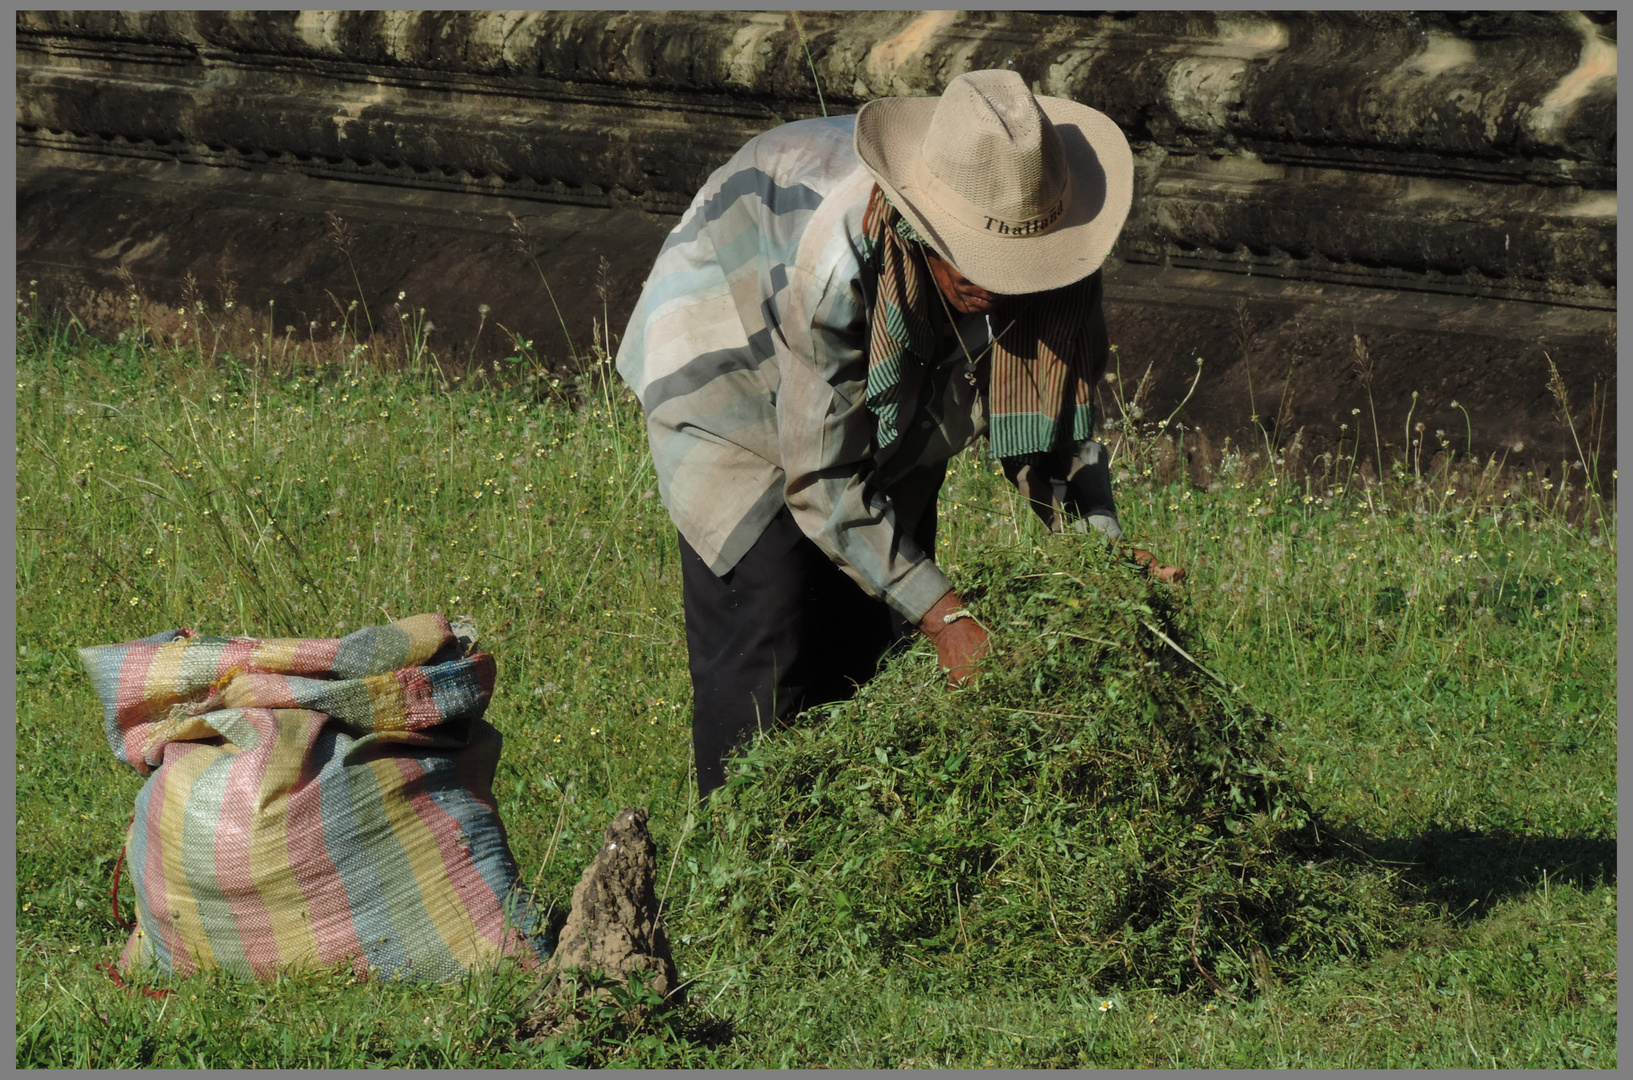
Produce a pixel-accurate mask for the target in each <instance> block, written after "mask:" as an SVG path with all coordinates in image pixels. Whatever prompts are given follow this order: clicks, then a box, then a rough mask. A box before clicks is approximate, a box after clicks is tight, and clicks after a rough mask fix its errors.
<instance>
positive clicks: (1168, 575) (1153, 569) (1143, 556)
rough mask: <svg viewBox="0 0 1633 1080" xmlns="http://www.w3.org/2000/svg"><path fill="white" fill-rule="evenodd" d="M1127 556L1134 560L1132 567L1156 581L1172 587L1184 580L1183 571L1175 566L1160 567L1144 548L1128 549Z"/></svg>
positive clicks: (1154, 557)
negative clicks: (1142, 571)
mask: <svg viewBox="0 0 1633 1080" xmlns="http://www.w3.org/2000/svg"><path fill="white" fill-rule="evenodd" d="M1129 554H1130V555H1131V556H1133V558H1134V565H1135V566H1138V567H1139V568H1140V569H1141V570H1144V571H1145V572H1146V573H1148V574H1150V575H1151V576H1152V577H1154V578H1156V579H1157V580H1158V581H1166V582H1167V583H1168V584H1170V585H1173V584H1176V583H1178V582H1180V581H1183V580H1184V579H1185V571H1184V570H1182V569H1180V568H1179V567H1177V566H1161V565H1159V564H1158V563H1157V557H1156V556H1155V555H1153V554H1151V553H1150V552H1149V551H1147V550H1145V549H1144V548H1130V549H1129Z"/></svg>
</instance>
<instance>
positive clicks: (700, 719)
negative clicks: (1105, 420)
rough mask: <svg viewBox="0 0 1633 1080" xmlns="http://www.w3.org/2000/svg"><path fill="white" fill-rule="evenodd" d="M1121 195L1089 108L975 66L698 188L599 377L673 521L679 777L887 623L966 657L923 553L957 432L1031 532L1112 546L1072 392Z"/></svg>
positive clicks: (786, 130) (968, 662)
mask: <svg viewBox="0 0 1633 1080" xmlns="http://www.w3.org/2000/svg"><path fill="white" fill-rule="evenodd" d="M1132 189H1133V159H1132V156H1131V154H1130V152H1129V148H1128V143H1127V141H1126V140H1125V139H1124V137H1123V134H1122V132H1121V131H1119V130H1118V128H1117V126H1116V125H1115V124H1114V123H1112V121H1111V120H1109V119H1108V118H1107V117H1106V116H1104V115H1103V114H1101V113H1099V112H1097V111H1096V110H1094V109H1091V108H1089V107H1087V106H1084V105H1079V104H1077V103H1075V102H1071V101H1066V100H1062V99H1057V98H1036V97H1034V96H1033V94H1032V93H1031V91H1030V90H1029V89H1028V88H1027V86H1026V84H1025V83H1024V82H1023V81H1022V80H1021V78H1020V76H1018V75H1016V74H1015V73H1013V72H1010V71H976V72H971V73H969V74H967V75H963V76H960V77H959V78H957V79H954V80H953V81H952V83H950V84H949V85H948V87H947V90H946V92H945V93H944V94H943V95H942V96H941V97H940V98H885V99H881V100H877V101H872V102H869V103H868V104H867V105H865V106H863V108H862V110H861V111H860V112H859V113H858V114H857V115H855V116H846V117H833V118H830V119H823V120H804V121H800V122H797V123H793V124H786V125H784V126H782V127H779V128H775V129H773V130H772V131H769V132H766V133H765V134H763V135H760V136H757V137H756V138H754V139H752V140H750V141H749V142H748V144H747V145H745V146H744V147H743V148H742V149H741V150H740V151H738V152H737V154H736V156H734V157H733V158H732V159H731V161H729V162H727V163H726V165H724V166H723V167H722V168H720V169H719V170H718V171H717V172H715V173H714V175H713V176H711V177H710V178H709V181H708V183H707V184H705V185H704V188H703V190H702V191H700V192H698V194H697V197H696V198H695V199H694V200H693V202H692V205H691V207H690V209H689V210H688V211H687V212H686V215H685V216H684V217H683V218H682V219H681V222H680V224H679V225H678V226H676V228H675V230H674V231H673V232H672V233H670V235H669V237H668V239H667V240H666V241H665V242H664V246H663V249H662V251H661V252H660V253H659V255H658V259H657V262H656V265H654V267H653V269H652V273H651V275H650V276H649V278H648V279H647V282H646V287H645V289H644V291H643V293H642V295H641V299H640V302H639V303H638V304H637V305H636V308H635V312H634V314H633V315H632V316H631V318H630V323H629V328H628V331H627V332H626V334H625V337H624V341H623V345H622V348H621V349H620V350H619V353H618V370H619V372H620V374H622V375H623V377H624V379H625V380H626V381H627V382H628V383H629V385H630V386H631V387H632V388H633V389H634V391H635V393H636V395H637V396H638V397H639V398H640V401H641V405H642V407H643V408H644V409H645V411H646V417H647V431H648V435H649V437H650V440H651V444H652V456H653V461H654V464H655V466H656V470H657V474H658V486H659V491H660V494H661V495H662V497H663V501H664V505H665V506H666V507H667V508H668V509H669V513H670V517H671V518H672V519H673V520H674V523H675V526H676V528H677V529H678V530H679V532H680V550H681V561H682V580H683V585H682V589H683V593H684V601H685V611H686V643H687V650H688V655H689V666H690V670H691V676H692V687H693V721H692V736H693V750H694V754H695V756H696V762H697V773H698V784H699V788H700V793H701V794H703V795H705V796H706V795H707V794H708V793H709V792H710V791H712V790H713V789H714V788H716V787H718V786H719V785H720V784H722V783H723V782H724V780H725V765H724V761H725V757H726V755H727V754H728V753H730V752H731V750H732V749H733V748H734V747H736V746H737V745H739V744H740V743H741V742H743V741H744V740H745V739H747V738H748V737H750V736H751V735H752V734H753V733H754V731H755V730H756V728H757V727H759V726H761V725H765V726H768V727H769V726H772V725H773V724H775V723H776V722H778V721H782V720H785V719H787V718H789V717H791V716H792V715H794V714H795V713H797V712H799V711H800V710H801V709H804V708H807V707H810V706H812V705H816V704H820V703H822V702H825V701H833V700H838V699H840V698H843V697H846V696H848V695H849V694H850V693H851V692H853V689H854V687H855V685H856V684H857V683H859V682H862V681H865V680H866V679H867V678H869V677H871V676H872V674H873V673H874V671H875V669H876V668H877V666H878V663H879V660H880V658H881V657H882V656H883V654H884V652H885V650H886V649H887V648H888V647H889V646H890V644H891V643H892V642H893V641H894V640H896V639H897V638H899V637H900V636H902V634H904V633H905V632H907V631H909V630H910V629H911V628H913V627H918V628H919V629H921V630H922V631H923V632H924V633H925V634H927V635H928V636H929V637H930V638H931V639H932V640H933V641H934V643H935V645H936V650H937V654H938V656H939V659H940V662H941V665H942V667H944V668H945V669H947V670H948V671H949V672H950V677H951V678H952V679H953V680H954V681H961V680H962V679H963V678H965V677H966V676H968V675H969V674H970V673H971V672H972V671H973V665H974V664H975V663H976V661H977V660H978V659H979V658H980V657H981V656H982V655H983V653H984V652H985V650H986V632H985V631H984V630H983V629H982V628H981V626H980V625H979V624H978V623H977V622H976V621H975V620H974V619H972V618H969V617H968V615H967V613H966V612H964V610H963V605H962V604H961V602H960V601H959V598H958V595H957V593H955V592H954V591H953V589H952V586H951V584H950V583H949V582H948V580H947V578H946V576H945V575H943V574H942V572H941V570H940V569H939V568H937V566H936V564H935V560H934V558H933V555H934V551H935V533H936V496H937V492H938V491H939V490H940V487H941V482H942V478H943V476H944V474H945V471H946V462H947V460H948V459H949V458H951V457H952V456H953V455H955V454H957V453H959V452H960V451H962V450H964V449H965V448H966V447H968V446H970V445H971V444H972V443H974V442H975V440H976V439H977V438H979V437H980V436H981V435H983V434H984V435H986V436H987V437H988V439H989V440H990V442H991V446H992V450H993V453H994V454H995V456H997V457H998V458H1000V460H1001V461H1002V462H1003V467H1004V471H1005V474H1006V475H1007V476H1008V477H1009V479H1010V480H1011V481H1012V482H1014V483H1015V485H1016V486H1017V488H1018V489H1019V490H1020V491H1021V492H1022V494H1024V495H1025V496H1027V497H1028V499H1029V500H1030V503H1031V505H1032V506H1033V508H1034V509H1035V510H1036V511H1037V512H1038V513H1039V515H1040V516H1042V517H1043V519H1044V520H1045V521H1046V522H1047V523H1048V524H1049V527H1050V528H1051V529H1054V530H1060V529H1062V528H1065V527H1067V525H1068V522H1071V523H1073V524H1076V525H1077V526H1078V527H1082V524H1083V523H1087V525H1089V526H1092V527H1094V528H1097V529H1099V530H1100V531H1101V532H1103V533H1105V534H1106V535H1107V536H1108V537H1110V538H1111V539H1113V540H1117V539H1119V538H1120V536H1121V529H1120V528H1119V526H1118V523H1117V511H1116V507H1115V505H1114V503H1113V500H1112V494H1111V481H1110V474H1109V471H1108V470H1107V468H1106V459H1105V449H1104V447H1103V446H1101V445H1100V444H1099V443H1098V442H1096V441H1095V440H1094V438H1093V423H1094V421H1093V410H1092V407H1091V401H1092V397H1093V393H1094V386H1095V383H1096V381H1097V380H1098V379H1099V378H1100V377H1101V375H1102V374H1103V372H1104V370H1105V364H1106V354H1107V345H1106V331H1105V323H1104V319H1103V316H1102V314H1101V300H1100V274H1099V273H1098V271H1099V268H1100V264H1101V262H1102V261H1103V260H1104V258H1105V256H1106V253H1107V252H1108V251H1109V250H1110V249H1111V246H1112V243H1113V241H1115V240H1116V238H1117V234H1118V232H1119V230H1121V228H1122V225H1123V221H1124V219H1125V218H1126V217H1127V215H1128V207H1129V200H1130V198H1131V193H1132ZM1068 514H1070V515H1071V517H1070V518H1069V517H1068ZM1135 558H1136V559H1138V560H1140V561H1141V562H1142V563H1144V564H1147V565H1151V566H1153V568H1155V569H1156V571H1157V572H1158V573H1159V574H1161V575H1163V576H1164V577H1169V578H1172V577H1174V576H1177V574H1178V573H1179V572H1178V571H1175V570H1173V569H1172V568H1169V567H1155V566H1154V564H1155V560H1153V559H1152V558H1151V556H1150V555H1149V554H1147V553H1145V552H1142V551H1139V550H1138V549H1136V550H1135Z"/></svg>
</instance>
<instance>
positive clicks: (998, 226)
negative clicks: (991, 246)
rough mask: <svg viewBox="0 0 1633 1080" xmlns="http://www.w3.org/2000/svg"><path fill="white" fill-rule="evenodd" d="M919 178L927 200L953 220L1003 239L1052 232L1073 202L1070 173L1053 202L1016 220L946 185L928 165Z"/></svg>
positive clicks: (1064, 217)
mask: <svg viewBox="0 0 1633 1080" xmlns="http://www.w3.org/2000/svg"><path fill="white" fill-rule="evenodd" d="M922 181H923V184H924V192H925V194H926V195H927V196H928V197H929V201H930V202H932V203H934V204H935V206H936V208H937V209H939V210H941V211H942V212H944V213H945V214H947V215H948V216H949V217H951V218H952V219H953V220H954V221H957V222H958V223H959V224H960V225H963V226H964V227H965V228H967V229H972V230H974V231H975V232H979V233H983V234H984V235H987V236H994V237H1002V238H1003V239H1006V240H1008V239H1015V238H1024V237H1028V236H1042V235H1044V234H1045V233H1049V232H1053V231H1054V229H1055V227H1056V226H1058V225H1059V224H1060V223H1061V222H1062V221H1064V220H1066V210H1067V208H1068V207H1069V206H1070V205H1071V202H1072V182H1071V176H1070V175H1069V174H1068V176H1067V178H1066V183H1065V184H1063V185H1062V186H1061V189H1060V195H1059V196H1058V197H1057V198H1056V199H1055V201H1054V202H1052V203H1050V204H1049V205H1048V207H1046V208H1045V209H1044V210H1043V211H1042V212H1041V213H1039V214H1037V215H1036V216H1034V217H1029V218H1021V219H1019V220H1016V219H1014V218H1004V217H999V216H997V215H995V214H989V213H988V212H987V211H985V210H983V209H981V208H980V207H979V206H977V205H975V204H974V203H972V202H970V200H968V199H966V198H964V196H962V195H960V194H959V193H958V192H956V191H954V190H953V189H952V188H950V187H948V186H947V185H946V184H945V183H944V182H942V180H941V178H940V177H938V176H936V174H935V173H933V172H930V171H929V170H928V169H926V170H924V173H923V176H922Z"/></svg>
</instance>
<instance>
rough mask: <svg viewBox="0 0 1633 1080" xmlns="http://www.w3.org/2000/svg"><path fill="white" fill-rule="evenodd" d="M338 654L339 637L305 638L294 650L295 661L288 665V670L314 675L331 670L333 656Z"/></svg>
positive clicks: (332, 668)
mask: <svg viewBox="0 0 1633 1080" xmlns="http://www.w3.org/2000/svg"><path fill="white" fill-rule="evenodd" d="M339 655H340V639H339V638H307V639H306V640H305V641H302V642H301V643H300V647H299V648H297V649H296V650H295V662H294V663H293V664H292V665H290V670H291V671H293V672H296V673H300V674H314V675H315V674H320V673H323V672H329V671H333V670H334V669H335V657H337V656H339Z"/></svg>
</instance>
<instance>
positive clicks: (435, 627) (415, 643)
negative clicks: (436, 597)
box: [391, 615, 447, 667]
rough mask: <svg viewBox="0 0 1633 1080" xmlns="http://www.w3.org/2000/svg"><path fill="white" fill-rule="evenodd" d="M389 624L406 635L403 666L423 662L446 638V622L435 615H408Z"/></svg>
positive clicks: (414, 665) (432, 654) (413, 665)
mask: <svg viewBox="0 0 1633 1080" xmlns="http://www.w3.org/2000/svg"><path fill="white" fill-rule="evenodd" d="M391 625H392V626H395V627H396V628H397V629H399V630H401V631H403V632H404V633H406V634H407V635H408V659H407V660H406V661H404V662H403V666H404V667H417V666H418V665H420V664H423V663H425V662H426V661H427V660H429V659H431V657H432V656H434V655H435V654H436V651H437V650H438V649H440V648H442V643H443V642H444V641H446V640H447V633H446V631H444V630H443V627H444V626H445V625H446V624H445V623H444V621H443V619H442V618H441V617H440V616H437V615H410V616H409V617H408V618H406V619H398V620H397V621H396V622H394V623H392V624H391Z"/></svg>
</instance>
